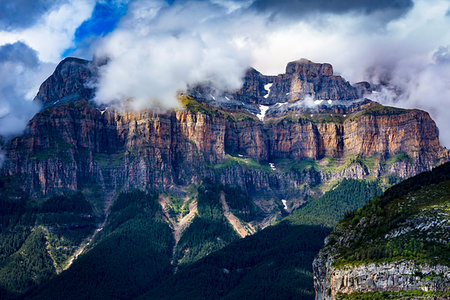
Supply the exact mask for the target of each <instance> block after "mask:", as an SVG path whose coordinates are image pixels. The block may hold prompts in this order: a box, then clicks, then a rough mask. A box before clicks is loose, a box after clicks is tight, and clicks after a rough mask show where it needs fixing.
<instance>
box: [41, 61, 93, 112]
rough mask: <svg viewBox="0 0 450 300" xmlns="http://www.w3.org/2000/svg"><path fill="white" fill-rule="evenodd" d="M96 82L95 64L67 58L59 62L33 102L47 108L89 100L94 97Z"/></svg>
mask: <svg viewBox="0 0 450 300" xmlns="http://www.w3.org/2000/svg"><path fill="white" fill-rule="evenodd" d="M96 80H97V66H96V64H95V63H93V62H90V61H87V60H83V59H79V58H74V57H68V58H66V59H64V60H63V61H61V62H60V63H59V64H58V66H57V67H56V70H55V72H53V74H52V75H51V76H50V77H49V78H47V80H45V81H44V82H43V83H42V85H41V86H40V88H39V92H38V94H37V95H36V97H35V98H34V101H37V102H40V103H41V104H42V105H43V106H44V107H48V106H51V105H57V104H62V103H64V102H67V101H77V100H81V99H91V98H92V97H94V91H95V90H94V84H95V82H96Z"/></svg>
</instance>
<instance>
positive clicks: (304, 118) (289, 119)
mask: <svg viewBox="0 0 450 300" xmlns="http://www.w3.org/2000/svg"><path fill="white" fill-rule="evenodd" d="M269 122H273V123H275V124H280V123H288V124H297V123H298V124H308V123H315V124H319V123H335V124H342V123H343V122H344V118H343V116H342V115H340V114H330V113H326V114H317V113H314V114H312V115H311V114H306V113H301V114H298V113H296V114H287V115H285V116H283V117H279V118H273V119H270V120H269Z"/></svg>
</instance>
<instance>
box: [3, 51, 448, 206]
mask: <svg viewBox="0 0 450 300" xmlns="http://www.w3.org/2000/svg"><path fill="white" fill-rule="evenodd" d="M97 69H98V64H97V63H93V62H88V61H84V60H79V59H74V58H68V59H65V60H63V61H62V62H61V63H60V64H59V65H58V67H57V68H56V70H55V72H54V74H53V75H52V76H50V77H49V78H48V79H47V80H46V81H45V82H44V83H43V84H42V86H41V88H40V90H39V93H38V95H37V96H36V101H41V102H42V103H43V104H44V106H46V108H45V109H43V110H42V111H41V112H40V113H38V114H37V115H36V116H35V117H34V118H33V119H32V120H31V121H30V122H29V124H28V127H27V129H26V131H25V132H24V134H23V135H22V136H20V137H17V138H15V139H13V140H12V141H11V142H10V143H9V144H8V145H7V146H6V148H7V159H6V162H5V164H4V167H3V169H2V170H1V172H2V174H7V175H11V176H19V177H21V178H22V182H23V186H24V187H26V189H27V190H28V191H29V192H30V194H31V195H35V196H38V195H48V194H52V193H54V192H56V191H58V190H61V189H62V190H64V189H68V190H77V189H83V188H92V187H93V186H98V187H100V188H101V189H103V190H104V191H107V192H108V191H109V192H111V191H116V190H118V189H119V190H122V189H130V188H140V189H158V190H168V189H171V187H173V186H177V185H181V186H184V185H189V184H197V183H199V182H201V181H202V179H204V178H210V179H213V180H214V181H215V182H218V183H222V184H230V185H234V186H238V187H240V188H242V189H243V190H245V191H246V192H248V193H250V194H251V195H253V196H254V197H255V201H256V202H258V201H259V200H258V199H270V201H269V202H271V204H270V205H261V208H262V210H263V211H264V212H265V213H268V214H271V213H274V212H275V211H276V212H278V213H279V212H280V211H281V212H283V213H284V211H285V209H283V205H282V204H281V200H282V199H286V201H287V202H288V204H289V207H291V208H295V207H298V206H299V205H301V204H302V203H303V202H304V201H305V200H306V198H307V197H309V196H314V193H318V192H319V193H320V192H321V191H324V190H326V188H327V186H328V183H329V182H333V181H338V180H340V179H342V178H355V179H364V178H372V179H377V178H385V179H386V180H387V178H388V177H389V176H391V177H392V176H394V177H398V178H406V177H409V176H412V175H415V174H417V173H418V172H421V171H424V170H428V169H430V168H431V167H432V166H435V165H437V164H440V163H443V162H445V161H447V160H449V157H450V156H449V151H448V150H447V149H445V148H443V147H441V146H440V145H439V139H438V130H437V128H436V125H435V123H434V122H433V120H432V119H431V118H430V117H429V115H428V114H427V113H426V112H423V111H420V110H404V109H398V108H392V107H384V106H381V105H379V104H377V103H375V102H372V101H370V100H367V99H366V100H364V99H358V98H359V97H360V96H361V95H362V94H363V93H366V92H368V91H369V90H370V85H368V84H367V85H363V84H360V85H358V86H352V85H350V84H349V83H348V82H347V81H345V80H344V79H343V78H341V77H340V76H335V75H333V69H332V66H331V65H329V64H316V63H313V62H310V61H308V60H299V61H295V62H291V63H289V64H288V65H287V67H286V73H285V74H280V75H278V76H265V75H262V74H261V73H259V72H258V71H256V70H254V69H250V70H249V72H248V73H247V76H246V77H245V81H244V85H243V88H242V89H241V90H239V91H236V92H229V93H224V94H223V95H221V96H220V95H219V96H220V97H226V98H223V99H222V100H223V101H222V100H221V101H219V98H220V97H219V96H218V97H219V98H216V100H217V101H209V100H208V99H209V98H208V97H210V96H211V97H214V98H215V96H212V94H211V93H214V91H213V90H212V89H211V88H208V87H201V86H199V87H196V88H194V89H192V90H191V91H190V93H191V94H194V95H196V96H197V97H198V98H197V99H194V98H192V97H189V96H182V99H183V105H184V106H185V109H179V110H173V111H167V112H164V113H155V112H152V111H142V112H121V111H117V110H115V109H114V108H113V107H109V108H106V107H98V106H97V105H96V104H95V103H94V102H93V101H91V99H92V97H93V95H94V92H95V90H94V89H93V85H92V83H93V82H95V80H96V76H97ZM208 93H209V94H208ZM208 95H210V96H208ZM308 97H314V99H316V100H315V101H317V105H313V106H305V105H303V102H304V101H307V100H305V99H307V98H308ZM80 98H86V100H78V99H80ZM294 98H295V99H294ZM211 99H212V98H211ZM211 99H210V100H211ZM227 99H228V100H227ZM197 100H198V101H197ZM330 103H331V104H330ZM262 104H265V105H270V106H267V112H266V113H265V115H264V114H263V113H262V112H261V109H262V108H261V106H260V105H262ZM310 159H312V160H313V161H314V163H313V164H311V165H308V164H309V163H310ZM296 163H302V164H306V165H307V167H305V168H291V167H285V166H286V165H292V164H296ZM383 180H384V179H383ZM315 187H320V189H317V188H316V189H314V188H315ZM313 190H315V191H313ZM261 191H264V193H262V194H264V195H261ZM258 193H259V196H258Z"/></svg>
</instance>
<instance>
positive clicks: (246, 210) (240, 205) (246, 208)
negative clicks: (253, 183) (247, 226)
mask: <svg viewBox="0 0 450 300" xmlns="http://www.w3.org/2000/svg"><path fill="white" fill-rule="evenodd" d="M220 189H221V190H223V192H224V193H225V199H226V201H227V203H228V205H229V207H230V210H231V212H232V213H233V214H234V215H235V216H237V217H238V218H239V219H240V220H242V221H245V222H250V221H252V220H255V219H258V217H257V216H258V214H259V213H260V210H259V208H258V207H257V206H256V205H255V203H254V202H253V201H252V199H250V197H249V196H248V194H247V193H245V192H243V191H242V190H241V189H240V188H236V187H232V186H221V187H220Z"/></svg>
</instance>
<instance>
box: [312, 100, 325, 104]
mask: <svg viewBox="0 0 450 300" xmlns="http://www.w3.org/2000/svg"><path fill="white" fill-rule="evenodd" d="M322 102H323V100H314V104H316V105H318V104H320V103H322Z"/></svg>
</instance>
